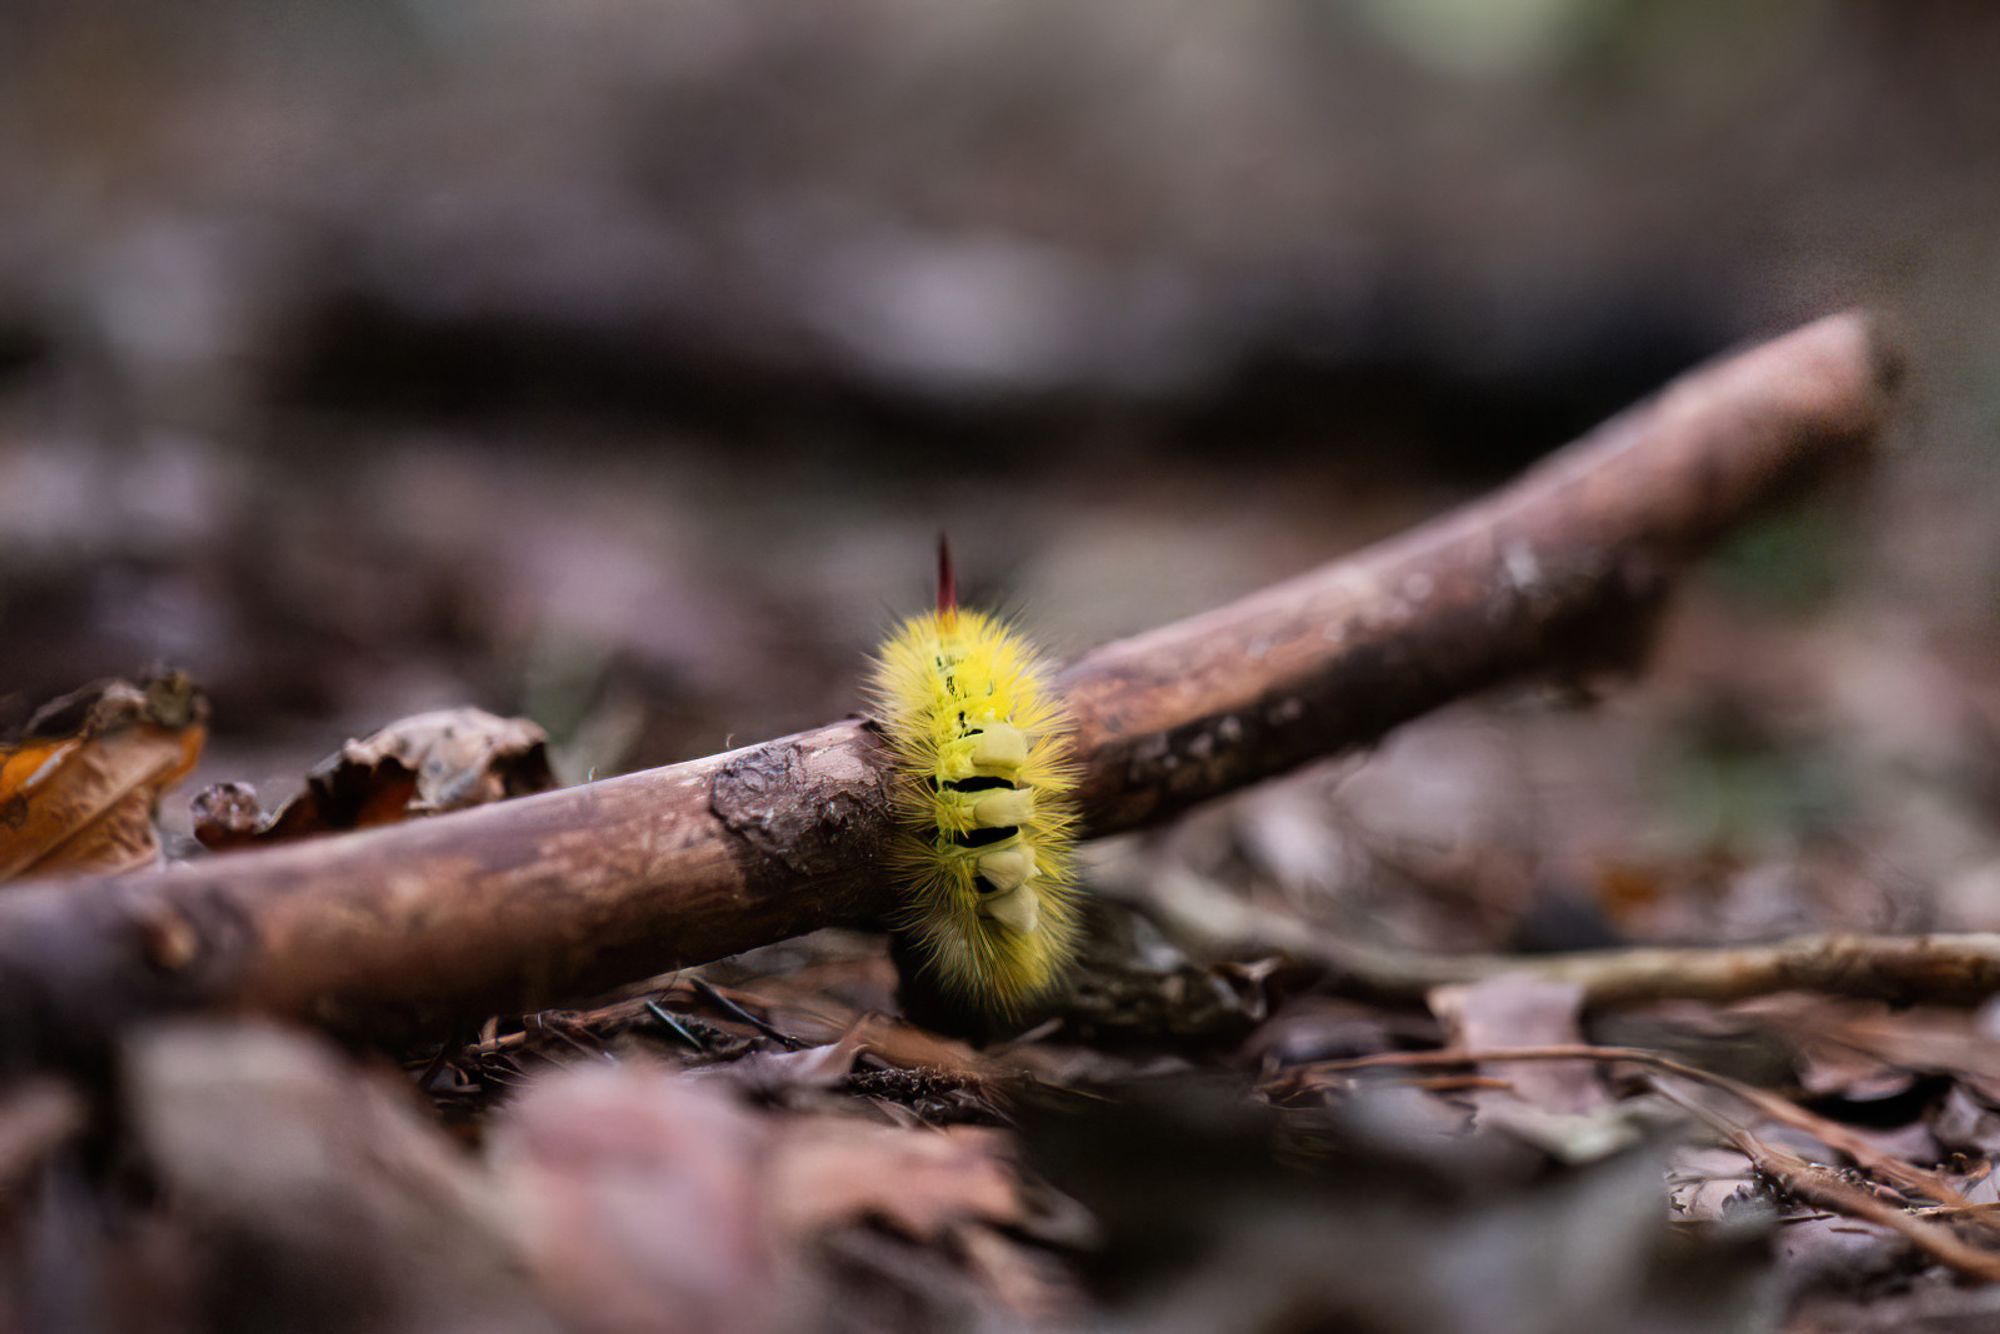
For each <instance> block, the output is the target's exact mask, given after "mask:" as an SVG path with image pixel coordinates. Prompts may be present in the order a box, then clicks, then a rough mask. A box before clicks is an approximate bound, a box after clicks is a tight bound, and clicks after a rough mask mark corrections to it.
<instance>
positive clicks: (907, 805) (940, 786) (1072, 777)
mask: <svg viewBox="0 0 2000 1334" xmlns="http://www.w3.org/2000/svg"><path fill="white" fill-rule="evenodd" d="M873 695H874V698H875V702H876V706H877V709H878V711H879V713H880V715H881V724H882V730H883V732H884V734H885V735H886V736H887V738H888V742H889V749H890V752H891V754H892V755H893V756H894V757H895V762H896V769H897V776H898V782H897V787H896V808H897V814H898V817H899V819H900V822H901V824H902V825H903V829H904V833H903V836H902V838H901V839H900V840H899V843H898V846H897V849H896V852H895V854H894V857H893V861H892V866H893V869H894V870H895V872H896V874H897V875H898V877H899V878H900V879H901V880H902V881H903V883H904V885H905V891H906V895H907V908H906V909H905V912H904V916H903V919H902V920H901V921H899V922H898V923H896V925H897V926H898V927H899V928H901V929H902V930H904V931H907V932H908V933H909V934H910V935H911V936H912V937H913V938H914V939H915V941H916V944H917V946H918V947H919V949H920V951H921V953H922V955H923V957H924V960H925V966H926V968H927V970H928V971H929V972H930V973H931V975H932V976H933V977H934V978H935V979H936V980H937V982H938V983H939V984H940V985H941V986H942V987H943V989H944V990H946V991H947V992H950V993H952V994H954V995H956V996H958V997H960V998H961V999H963V1000H966V1001H970V1002H972V1003H973V1004H975V1005H977V1006H979V1007H980V1008H981V1009H984V1010H987V1011H990V1012H995V1013H999V1014H1003V1015H1014V1014H1018V1013H1019V1011H1020V1010H1021V1008H1022V1007H1023V1006H1024V1005H1026V1004H1027V1003H1028V1002H1030V1001H1032V1000H1034V999H1036V998H1037V997H1039V996H1041V995H1044V994H1045V993H1047V992H1048V991H1049V990H1050V988H1052V987H1054V986H1055V985H1056V983H1057V982H1059V981H1060V980H1061V978H1062V975H1063V973H1064V971H1065V970H1066V969H1067V967H1068V965H1069V962H1070V959H1071V957H1072V956H1073V955H1074V953H1075V949H1076V936H1077V916H1078V911H1077V901H1076V877H1075V870H1074V867H1073V858H1072V850H1073V848H1074V845H1075V842H1076V809H1075V806H1074V804H1073V802H1072V800H1071V797H1070V793H1071V792H1072V791H1073V790H1074V789H1075V787H1076V766H1075V761H1074V759H1073V757H1072V752H1071V748H1070V739H1069V730H1068V723H1067V719H1066V717H1065V715H1064V713H1063V709H1062V705H1061V702H1060V701H1059V700H1058V699H1057V698H1056V697H1055V696H1054V695H1053V694H1052V693H1051V692H1050V690H1049V688H1048V685H1047V671H1046V668H1045V667H1044V666H1043V664H1042V662H1041V660H1040V659H1039V657H1038V656H1037V655H1036V653H1035V651H1034V649H1033V648H1032V647H1030V646H1029V645H1028V644H1027V642H1026V641H1025V640H1023V639H1022V638H1021V637H1020V636H1019V635H1018V634H1016V633H1015V632H1014V631H1013V630H1012V629H1010V628H1009V627H1008V626H1007V625H1005V624H1004V623H1003V622H1001V621H999V620H997V619H995V618H994V617H991V616H987V615H984V614H982V613H980V612H976V611H965V610H961V609H959V608H956V607H946V608H944V609H942V610H940V611H935V612H928V613H926V614H924V615H922V616H913V617H911V618H910V619H909V620H907V621H905V622H904V623H903V624H902V626H901V627H900V628H899V629H898V630H897V631H896V633H895V634H893V635H892V636H890V638H889V640H888V642H887V643H885V644H884V645H883V646H882V649H881V651H880V653H879V654H878V655H877V658H876V663H875V674H874V682H873Z"/></svg>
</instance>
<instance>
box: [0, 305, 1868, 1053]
mask: <svg viewBox="0 0 2000 1334" xmlns="http://www.w3.org/2000/svg"><path fill="white" fill-rule="evenodd" d="M1895 378H1896V374H1895V363H1894V360H1893V358H1892V357H1890V356H1888V355H1885V354H1884V352H1883V350H1882V347H1881V345H1880V343H1879V341H1878V340H1877V338H1876V335H1875V334H1874V332H1873V330H1872V328H1871V325H1870V323H1869V321H1868V320H1867V318H1866V317H1865V316H1862V315H1859V314H1852V313H1850V314H1845V315H1837V316H1833V317H1830V318H1827V319H1823V320H1821V321H1819V322H1817V323H1815V324H1811V325H1808V326H1806V327H1805V328H1802V329H1800V330H1798V331H1796V332H1794V333H1791V334H1789V335H1786V336H1785V337H1782V338H1779V339H1776V340H1774V341H1772V342H1769V343H1766V344H1763V345H1761V346H1758V347H1755V348H1752V349H1750V350H1749V351H1746V352H1743V353H1741V354H1739V355H1737V356H1734V357H1732V358H1730V359H1728V360H1725V361H1722V362H1720V363H1718V364H1716V365H1714V366H1711V367H1708V368H1705V369H1703V370H1700V371H1697V372H1695V373H1693V374H1690V375H1688V376H1686V377H1684V378H1683V379H1682V380H1680V381H1677V382H1676V383H1675V384H1674V385H1672V386H1670V387H1669V388H1668V389H1667V390H1666V391H1665V392H1664V393H1663V394H1662V395H1661V396H1660V397H1658V398H1657V399H1655V400H1653V401H1651V402H1649V403H1647V404H1644V405H1642V406H1640V407H1638V408H1636V409H1634V410H1633V411H1631V412H1629V413H1627V414H1626V415H1624V416H1621V417H1619V418H1617V419H1615V420H1613V421H1612V422H1610V423H1609V424H1607V425H1606V426H1604V427H1602V428H1600V429H1599V430H1598V431H1596V432H1594V433H1592V434H1591V435H1590V436H1588V437H1587V438H1585V439H1584V440H1582V441H1580V442H1578V443H1577V444H1575V445H1573V446H1571V447H1570V448H1569V449H1567V450H1565V451H1564V452H1562V453H1560V454H1558V455H1556V456H1554V457H1553V458H1551V459H1550V460H1548V461H1547V462H1545V463H1543V464H1542V465H1541V466H1539V467H1537V468H1535V469H1533V470H1532V471H1530V472H1529V473H1527V474H1526V475H1525V476H1523V477H1522V478H1521V479H1520V480H1518V481H1517V482H1515V483H1514V484H1513V485H1511V486H1509V487H1507V488H1506V489H1504V490H1502V491H1500V492H1499V493H1497V494H1495V495H1494V496H1492V497H1491V498H1489V499H1487V500H1485V501H1482V502H1480V503H1478V504H1475V505H1471V506H1469V507H1467V508H1465V509H1462V510H1460V511H1458V512H1456V513H1454V514H1450V515H1447V516H1445V517H1444V518H1442V519H1440V520H1437V521H1435V522H1433V523H1429V524H1426V525H1424V526H1422V527H1419V528H1417V529H1415V530H1413V531H1411V532H1410V533H1408V534H1406V535H1404V536H1402V537H1400V538H1397V539H1395V540H1392V541H1389V542H1386V543H1383V544H1381V545H1379V546H1376V547H1373V548H1371V549H1369V550H1366V551H1363V552H1361V553H1360V554H1358V555H1356V556H1354V557H1352V558H1349V559H1346V560H1342V561H1337V562H1335V563H1333V564H1331V565H1327V566H1324V567H1322V568H1320V569H1318V570H1315V571H1312V572H1311V573H1308V574H1305V575H1301V576H1299V577H1298V578H1295V579H1292V580H1290V581H1288V582H1286V583H1283V584H1280V585H1277V586H1275V587H1273V588H1269V589H1266V590H1264V591H1263V592H1260V593H1257V594H1255V595H1253V596H1251V597H1248V598H1245V599H1243V600H1242V601H1240V602H1237V603H1234V604H1232V605H1230V606H1227V607H1223V608H1221V609H1219V610H1216V611H1213V612H1210V613H1207V614H1206V615H1202V616H1197V617H1194V618H1192V619H1190V620H1186V621H1182V622H1179V623H1177V624H1174V625H1169V626H1166V627H1164V628H1162V629H1159V630H1155V631H1153V632H1151V633H1149V634H1145V635H1141V636H1139V637H1137V638H1134V639H1130V640H1126V641H1123V642H1121V643H1115V644H1111V645H1108V646H1106V647H1104V648H1101V649H1098V650H1097V651H1095V652H1093V653H1090V654H1088V655H1086V656H1085V657H1084V658H1083V659H1082V660H1080V661H1079V662H1077V663H1076V664H1075V665H1074V666H1073V667H1071V668H1070V669H1069V670H1068V671H1067V672H1065V673H1064V674H1063V676H1062V679H1061V684H1062V687H1063V689H1064V690H1065V692H1066V693H1067V695H1068V698H1069V701H1070V705H1071V708H1072V710H1073V712H1074V714H1075V716H1076V719H1077V723H1078V732H1079V737H1078V744H1079V751H1080V754H1081V756H1082V758H1083V761H1084V765H1085V776H1084V781H1083V784H1082V789H1081V799H1082V803H1083V808H1084V813H1085V818H1086V821H1087V824H1088V827H1089V830H1090V832H1092V833H1108V832H1111V831H1114V830H1119V829H1128V828H1132V827H1135V826H1138V825H1141V824H1144V823H1147V822H1150V821H1156V820H1160V819H1164V818H1165V817H1167V816H1169V815H1171V814H1173V813H1174V812H1176V811H1179V810H1181V809H1183V808H1185V807H1187V806H1189V805H1191V804H1193V803H1195V802H1198V801H1201V800H1203V799H1205V798H1207V797H1211V796H1214V795H1216V794H1218V793H1222V792H1227V791H1230V790H1233V789H1235V788H1238V787H1241V786H1243V785H1245V784H1248V783H1252V782H1255V781H1257V780H1259V779H1262V778H1266V777H1269V776H1271V775H1274V774H1278V773H1282V772H1284V771H1286V770H1288V769H1291V768H1293V767H1295V766H1296V765H1299V764H1301V763H1303V762H1305V761H1307V760H1310V759H1313V758H1316V757H1319V756H1323V755H1329V754H1333V753H1336V752H1339V751H1343V750H1347V749H1350V748H1352V747H1355V746H1360V745H1365V744H1367V743H1369V742H1371V741H1374V740H1375V739H1377V738H1378V737H1380V736H1381V735H1382V734H1383V733H1385V732H1386V731H1388V730H1389V729H1390V728H1392V727H1394V726H1396V725H1397V724H1399V723H1402V722H1404V721H1406V720H1408V719H1410V718H1413V717H1415V716H1417V715H1418V714H1421V713H1423V712H1424V711H1426V710H1428V709H1430V708H1433V707H1435V706H1436V705H1438V704H1441V703H1444V702H1445V701H1447V700H1450V699H1452V698H1454V697H1457V696H1459V695H1463V694H1465V693H1467V692H1469V691H1473V690H1477V689H1480V688H1482V687H1485V686H1488V685H1490V684H1493V683H1495V682H1498V681H1502V680H1505V679H1508V678H1511V677H1514V676H1517V675H1520V674H1522V673H1524V672H1527V671H1531V670H1550V669H1557V670H1566V669H1574V668H1577V667H1580V666H1589V665H1593V664H1596V663H1601V662H1603V661H1604V660H1606V658H1607V657H1609V656H1616V655H1620V654H1629V653H1630V651H1631V650H1632V648H1633V647H1634V645H1635V644H1636V643H1637V642H1638V632H1639V630H1641V629H1642V628H1643V626H1644V624H1645V623H1646V621H1647V620H1648V619H1649V618H1648V617H1647V616H1646V615H1645V613H1646V612H1648V611H1650V610H1651V609H1652V608H1653V607H1654V606H1655V605H1656V604H1657V602H1658V600H1659V598H1660V596H1661V595H1662V593H1663V592H1664V590H1665V588H1666V586H1667V582H1668V580H1669V578H1670V576H1671V575H1672V574H1673V572H1674V571H1675V570H1676V569H1678V568H1679V567H1680V566H1681V565H1683V564H1684V563H1685V562H1686V561H1687V559H1688V558H1689V557H1690V556H1692V555H1694V554H1695V553H1697V552H1699V551H1700V550H1701V549H1703V547H1704V546H1705V545H1707V544H1708V543H1710V542H1711V541H1712V540H1713V539H1714V538H1715V537H1716V536H1717V535H1718V534H1720V533H1721V532H1723V531H1724V530H1725V529H1726V528H1728V527H1729V526H1730V525H1731V524H1733V523H1736V522H1738V521H1739V520H1741V519H1742V518H1743V517H1744V516H1745V515H1746V514H1747V513H1749V512H1751V511H1752V510H1754V509H1755V508H1757V507H1759V506H1761V505H1763V504H1765V503H1766V502H1768V501H1770V500H1771V499H1773V498H1774V497H1776V496H1778V495H1781V494H1784V493H1787V492H1790V491H1793V490H1795V489H1797V488H1799V487H1801V486H1803V485H1805V484H1807V483H1809V482H1810V481H1811V480H1813V479H1814V478H1815V477H1817V476H1818V475H1820V474H1821V473H1822V472H1823V471H1824V470H1825V469H1826V468H1827V467H1829V466H1830V465H1834V464H1836V463H1839V462H1841V461H1843V460H1845V459H1848V458H1851V457H1853V456H1855V455H1857V454H1859V453H1860V452H1862V451H1863V449H1864V448H1865V447H1866V446H1867V445H1868V443H1869V442H1870V441H1871V440H1872V439H1873V437H1874V436H1875V435H1876V433H1877V431H1878V430H1879V428H1880V426H1881V424H1882V422H1883V419H1884V416H1885V413H1886V408H1887V404H1888V402H1889V399H1890V397H1891V391H1892V389H1893V385H1894V381H1895ZM887 779H888V775H887V772H886V770H885V767H884V756H883V753H882V751H881V748H880V747H879V745H878V744H877V741H876V739H875V736H874V734H873V733H872V731H871V730H870V729H869V728H868V727H867V726H866V725H865V724H864V723H862V722H859V721H848V722H841V723H835V724H832V725H831V726H827V727H822V728H818V729H816V730H814V731H810V732H804V733H800V734H798V735H795V736H790V737H783V738H780V739H778V740H776V741H771V742H766V743H764V744H763V745H758V746H750V747H746V748H744V749H742V750H737V751H733V752H730V753H728V754H725V755H717V756H712V757H709V758H706V759H700V760H694V761H690V762H688V763H685V764H677V765H670V766H667V767H665V768H661V769H652V770H648V771H645V772H642V773H635V774H629V775H626V776H624V777H621V778H614V779H608V780H605V781H602V782H597V783H591V784H588V785H586V786H583V787H577V788H572V789H568V790H566V791H562V792H555V793H549V794H546V795H542V796H535V797H527V798H522V799H519V800H514V801H508V802H504V803H501V804H498V805H494V806H488V807H483V808H480V809H477V810H473V811H468V812H464V813H462V814H454V815H447V816H440V817H437V818H433V819H427V820H422V821H418V822H415V823H411V824H407V825H401V826H396V827H392V828H387V829H381V830H375V831H369V832H365V833H358V834H350V835H345V836H338V837H330V838H325V839H320V840H316V841H308V842H304V843H300V844H296V845H292V846H286V847H280V848H275V849H271V850H260V851H253V852H243V853H237V854H233V855H229V856H221V857H214V858H209V859H204V860H201V861H197V862H191V863H187V864H184V865H179V866H174V867H170V868H167V869H164V870H159V871H152V872H146V873H141V874H134V875H129V876H124V877H119V878H115V879H99V880H85V881H74V880H72V881H64V882H41V883H32V884H21V885H17V886H15V887H12V888H10V889H8V890H6V891H4V892H0V1013H4V1014H5V1015H6V1016H8V1017H9V1018H11V1019H12V1021H13V1022H11V1023H8V1024H6V1025H5V1027H4V1030H0V1043H6V1044H8V1045H9V1046H10V1047H11V1048H12V1052H13V1054H14V1055H15V1056H17V1057H18V1058H20V1059H23V1060H37V1059H45V1058H47V1057H49V1056H52V1055H60V1054H63V1052H64V1048H65V1047H66V1046H68V1045H71V1044H78V1043H81V1044H85V1045H88V1044H90V1043H91V1042H93V1041H94V1040H95V1039H96V1038H98V1037H100V1036H101V1035H103V1034H104V1033H106V1032H108V1031H111V1030H112V1029H114V1028H115V1027H116V1026H117V1025H119V1024H121V1023H123V1022H125V1021H126V1020H127V1019H129V1018H130V1017H131V1016H133V1015H134V1014H136V1013H143V1012H147V1011H151V1010H158V1009H167V1008H183V1007H188V1006H195V1005H213V1006H231V1007H247V1008H255V1009H261V1010H266V1011H272V1012H277V1013H282V1014H290V1015H297V1016H302V1017H306V1018H310V1019H313V1020H316V1021H319V1022H322V1023H325V1024H328V1025H330V1026H333V1027H336V1028H340V1029H344V1030H350V1031H354V1030H366V1031H374V1032H389V1031H398V1030H402V1031H407V1030H408V1029H409V1028H410V1027H411V1026H427V1027H430V1028H433V1029H435V1028H437V1027H439V1026H442V1025H445V1024H449V1023H454V1022H469V1021H476V1020H477V1019H479V1018H481V1017H483V1016H485V1015H488V1014H493V1013H501V1012H510V1011H520V1010H523V1009H529V1008H535V1007H539V1006H542V1005H544V1004H547V1003H549V1002H551V1001H554V1000H557V999H559V998H564V997H574V996H578V995H582V994H586V993H590V992H593V991H597V990H602V989H604V988H607V987H610V986H613V985H616V984H618V983H621V982H626V981H630V980H633V979H636V978H639V977H643V976H647V975H649V974H652V973H656V972H661V971H665V970H668V969H671V968H674V967H679V966H683V965H688V964H694V963H699V962H703V961H706V960H709V959H714V958H718V957H721V956H724V955H728V954H733V953H736V952H739V951H741V950H744V949H748V948H751V947H753V946H756V945H761V944H765V943H769V942H771V941H775V940H780V939H783V938H785V937H788V936H793V935H798V934H801V933H803V932H806V931H810V930H813V929H815V928H818V927H823V926H829V925H836V924H844V923H858V922H865V921H869V920H872V919H875V918H877V917H879V916H880V915H881V914H882V913H884V912H885V911H886V910H888V909H889V908H891V907H892V906H893V888H892V886H891V885H890V884H889V883H888V882H887V880H886V879H885V878H884V877H883V875H882V874H881V873H880V871H879V869H878V867H879V855H880V853H881V850H882V848H883V845H884V840H885V838H886V837H887V835H888V833H889V830H890V807H889V801H888V790H887Z"/></svg>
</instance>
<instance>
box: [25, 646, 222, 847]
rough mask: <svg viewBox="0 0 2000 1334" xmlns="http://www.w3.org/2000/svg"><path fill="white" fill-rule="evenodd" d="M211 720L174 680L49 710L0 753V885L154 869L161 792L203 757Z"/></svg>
mask: <svg viewBox="0 0 2000 1334" xmlns="http://www.w3.org/2000/svg"><path fill="white" fill-rule="evenodd" d="M207 717H208V704H207V701H206V700H205V699H204V698H203V697H202V695H201V692H200V691H199V690H197V689H196V688H195V686H194V684H193V683H192V682H190V681H189V680H188V679H187V678H186V677H185V676H182V675H180V674H178V673H175V674H171V675H163V676H159V677H155V678H152V679H149V680H146V681H144V682H141V683H140V684H137V685H135V684H133V683H131V682H129V681H106V682H99V683H97V684H94V685H89V686H85V687H84V688H83V689H81V690H78V691H75V692H73V693H71V694H69V695H65V696H63V697H62V698H61V699H58V700H54V701H52V702H51V703H49V704H47V705H45V706H43V707H42V708H41V709H40V710H38V711H37V712H36V713H35V715H34V716H33V717H32V718H30V719H29V720H28V724H27V727H26V728H25V729H24V731H23V734H22V736H21V738H20V739H19V740H18V741H16V742H14V743H13V744H11V745H5V746H0V880H7V879H12V878H14V877H17V876H21V875H26V874H31V873H32V874H36V875H44V874H53V873H60V872H81V871H123V870H128V869H130V868H132V867H135V866H145V865H149V864H151V863H153V862H156V861H158V860H159V857H160V842H159V837H158V833H157V831H156V830H155V828H154V821H153V816H154V812H155V810H156V809H157V807H158V805H159V799H160V794H161V793H162V792H163V791H165V790H166V789H167V788H169V787H172V786H173V785H174V784H175V783H177V782H179V781H180V780H181V779H183V778H185V777H186V776H187V775H188V773H189V771H190V770H192V769H193V768H194V766H195V761H196V760H198V759H199V758H200V757H201V748H202V743H203V741H204V740H206V738H207V728H206V725H205V724H206V720H207Z"/></svg>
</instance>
